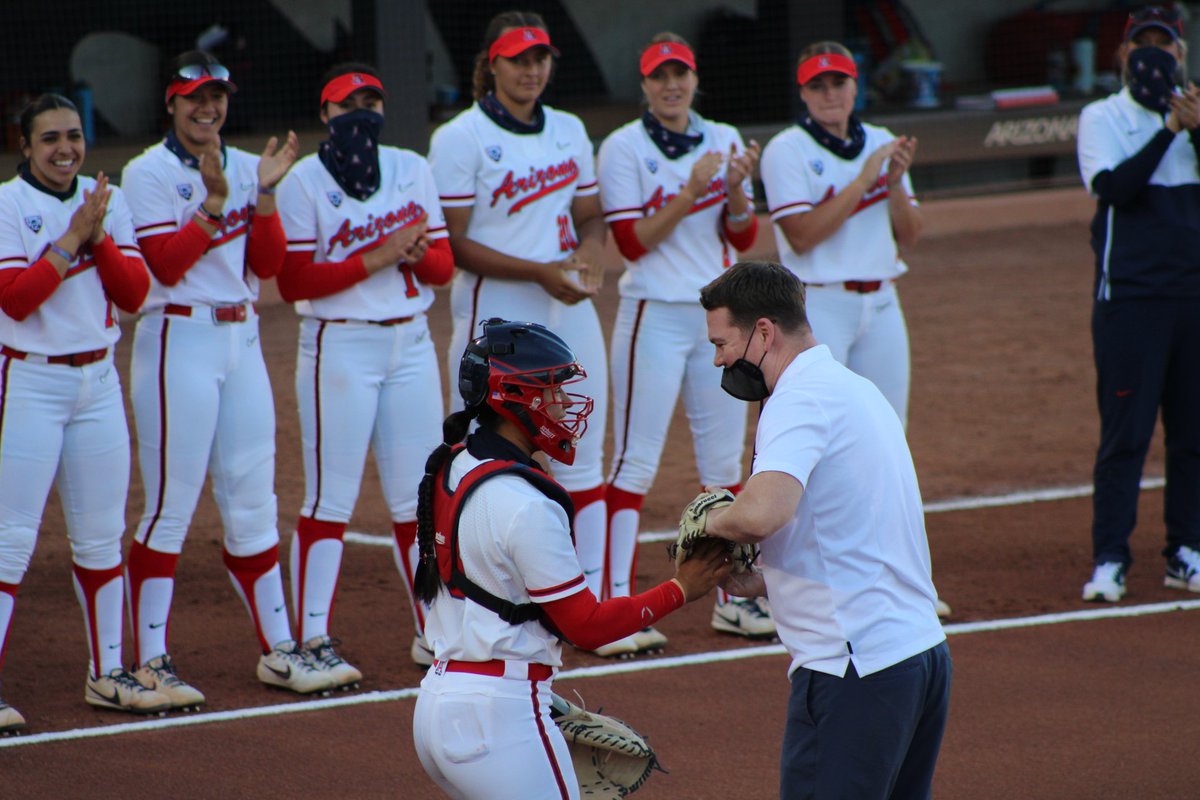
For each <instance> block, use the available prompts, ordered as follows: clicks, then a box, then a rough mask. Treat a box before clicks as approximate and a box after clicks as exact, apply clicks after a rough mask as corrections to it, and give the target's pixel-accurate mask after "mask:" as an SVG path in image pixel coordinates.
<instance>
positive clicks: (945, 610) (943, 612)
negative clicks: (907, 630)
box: [933, 597, 952, 619]
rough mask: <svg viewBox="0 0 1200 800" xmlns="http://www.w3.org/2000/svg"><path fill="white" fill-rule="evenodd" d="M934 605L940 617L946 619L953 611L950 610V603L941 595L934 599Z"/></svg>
mask: <svg viewBox="0 0 1200 800" xmlns="http://www.w3.org/2000/svg"><path fill="white" fill-rule="evenodd" d="M933 607H934V608H935V609H936V610H937V615H938V619H945V618H946V617H948V616H950V614H951V613H952V612H951V611H950V604H949V603H947V602H946V601H945V600H943V599H942V598H940V597H935V598H934V599H933Z"/></svg>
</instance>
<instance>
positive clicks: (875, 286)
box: [804, 281, 890, 294]
mask: <svg viewBox="0 0 1200 800" xmlns="http://www.w3.org/2000/svg"><path fill="white" fill-rule="evenodd" d="M885 283H890V281H842V283H841V284H840V285H841V287H842V288H843V289H845V290H846V291H847V292H858V293H859V294H870V293H871V292H878V291H879V290H880V289H882V288H883V285H884V284H885ZM804 285H805V286H838V285H839V284H836V283H806V284H804Z"/></svg>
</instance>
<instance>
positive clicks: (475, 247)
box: [450, 236, 551, 281]
mask: <svg viewBox="0 0 1200 800" xmlns="http://www.w3.org/2000/svg"><path fill="white" fill-rule="evenodd" d="M450 249H451V250H453V251H454V264H455V265H456V266H457V267H459V268H460V269H465V270H467V271H468V272H473V273H475V274H476V275H482V276H484V277H485V278H504V279H506V280H512V281H536V280H537V279H538V276H539V275H541V274H542V272H544V271H545V270H547V269H550V268H551V267H549V266H547V265H546V264H544V263H542V262H540V261H527V260H526V259H523V258H516V257H514V256H510V255H505V254H504V253H501V252H500V251H499V250H493V249H492V248H490V247H488V246H487V245H484V244H480V243H479V242H477V241H475V240H474V239H468V238H467V237H465V236H460V237H455V236H451V237H450Z"/></svg>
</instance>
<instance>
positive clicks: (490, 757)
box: [413, 319, 729, 800]
mask: <svg viewBox="0 0 1200 800" xmlns="http://www.w3.org/2000/svg"><path fill="white" fill-rule="evenodd" d="M458 375H459V382H458V386H459V391H460V393H461V398H462V402H463V403H464V404H465V409H464V410H462V411H458V412H456V413H454V414H451V415H450V416H449V417H448V418H447V419H446V422H445V425H444V427H443V430H444V431H445V433H446V438H445V442H444V443H443V444H441V445H440V446H439V447H438V448H437V449H436V450H434V451H433V453H432V454H431V455H430V457H429V460H428V462H427V463H426V467H425V469H426V472H425V477H424V478H423V479H422V481H421V488H420V502H419V506H418V520H419V522H418V531H419V533H418V541H419V545H420V552H421V559H420V565H419V566H418V569H417V594H418V596H419V597H420V598H421V599H422V600H424V601H426V602H428V603H430V608H429V616H428V619H427V621H426V627H425V634H426V637H427V638H428V640H429V642H430V644H431V645H432V646H433V649H434V652H435V654H436V657H437V660H436V661H435V662H434V665H433V668H432V669H430V670H429V671H428V672H427V673H426V675H425V678H424V679H423V680H422V681H421V692H420V694H419V695H418V697H417V704H416V709H415V711H414V715H413V740H414V743H415V745H416V748H417V755H418V756H419V757H420V759H421V764H422V765H423V766H424V767H425V771H426V772H427V773H429V776H430V777H431V778H432V779H433V780H434V781H435V782H436V783H437V784H438V786H439V787H441V788H442V790H443V791H445V792H446V793H447V794H448V795H450V796H451V797H454V798H487V800H505V798H513V799H514V800H515V799H516V798H530V797H538V798H549V797H557V798H578V797H579V786H578V783H577V781H576V778H575V771H574V768H573V766H572V765H571V758H570V755H569V754H568V752H567V744H566V741H565V740H564V739H563V737H562V734H561V733H559V730H558V728H557V726H555V724H554V723H553V721H552V720H551V718H550V690H551V681H552V679H553V677H554V674H555V672H556V671H557V670H558V668H559V667H560V666H561V665H562V642H561V640H560V638H559V637H558V636H557V635H556V634H557V633H561V634H562V635H563V636H565V637H566V638H567V639H568V640H569V641H572V642H574V643H575V644H576V645H579V646H581V647H585V648H587V649H594V648H596V647H599V646H600V645H602V644H604V643H605V642H608V641H611V640H614V639H617V638H620V637H623V636H627V635H629V634H630V633H632V632H633V631H636V630H638V629H640V628H641V627H642V626H643V625H644V624H645V620H654V619H658V618H660V617H662V616H663V615H665V614H669V613H671V612H672V611H675V610H677V609H679V608H681V607H682V606H683V605H684V604H685V603H686V602H688V601H689V600H694V599H696V598H697V597H699V596H701V595H702V594H704V593H705V592H707V591H708V590H709V589H711V588H712V587H713V586H715V585H716V583H717V581H718V580H720V579H721V578H722V577H724V576H725V575H726V574H728V572H729V561H728V556H727V555H726V552H725V548H724V547H718V548H715V549H712V550H709V551H708V553H707V554H706V555H702V556H701V557H698V558H692V559H689V560H688V561H685V562H684V564H683V565H682V566H681V567H679V568H678V571H677V573H676V576H675V577H674V578H672V579H670V580H667V581H665V582H664V583H662V584H660V585H658V586H656V587H654V588H653V589H651V590H650V591H648V592H644V593H642V594H640V595H637V596H636V597H621V598H614V599H611V600H608V601H605V602H603V603H597V601H596V597H595V595H594V594H592V592H591V590H590V589H589V588H588V584H587V582H586V580H585V578H584V574H583V570H582V568H581V566H580V562H579V559H578V556H577V555H576V553H575V550H574V548H573V547H572V541H571V540H572V530H573V517H574V509H573V507H572V505H571V500H570V497H569V495H568V493H567V492H566V491H565V490H564V489H563V488H562V487H561V486H559V485H558V484H557V483H555V482H554V481H553V480H551V479H550V478H549V477H547V476H546V475H545V473H543V472H542V471H541V469H540V467H538V465H537V463H536V462H535V461H534V460H533V458H532V455H533V454H534V453H535V452H537V451H539V450H540V451H542V452H544V453H545V454H546V455H547V456H549V457H550V458H552V459H555V460H556V461H559V462H564V463H568V464H569V463H570V462H571V461H572V460H574V458H575V457H576V453H577V451H576V445H577V444H579V443H581V442H582V440H581V438H580V437H582V436H583V433H584V431H585V430H586V428H587V427H588V422H589V421H590V419H589V416H588V415H589V413H591V408H592V403H591V399H590V398H587V397H585V396H583V395H579V394H568V393H567V391H566V390H567V388H568V387H569V388H571V389H575V388H578V387H582V386H583V385H584V383H585V382H586V375H585V372H584V370H583V368H582V367H581V366H580V364H579V362H578V361H577V360H576V359H575V355H574V353H572V352H571V349H570V348H569V347H568V346H567V345H566V343H565V342H564V341H563V340H562V339H560V338H559V337H558V336H556V335H555V334H554V333H552V332H550V331H549V330H547V329H546V328H543V327H542V326H540V325H534V324H529V323H524V322H506V321H504V320H501V319H491V320H488V321H487V322H485V323H484V324H483V334H482V336H480V337H479V338H477V339H475V340H474V341H473V342H471V343H470V345H469V346H468V347H467V349H466V351H465V352H464V353H463V356H462V364H461V368H460V370H459V371H458ZM473 420H478V422H479V427H478V428H477V429H476V430H475V432H474V433H472V434H471V435H470V436H469V437H468V438H467V439H466V442H465V444H463V442H462V440H463V437H464V436H465V435H466V433H467V430H468V427H469V426H470V425H471V423H472V421H473ZM435 531H436V533H435ZM500 615H503V618H501V616H500Z"/></svg>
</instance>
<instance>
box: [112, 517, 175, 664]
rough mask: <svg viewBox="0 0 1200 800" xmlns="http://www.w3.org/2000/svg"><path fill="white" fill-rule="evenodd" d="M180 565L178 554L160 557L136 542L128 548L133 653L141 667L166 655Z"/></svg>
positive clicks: (128, 584) (126, 584) (127, 561)
mask: <svg viewBox="0 0 1200 800" xmlns="http://www.w3.org/2000/svg"><path fill="white" fill-rule="evenodd" d="M178 563H179V554H178V553H160V552H159V551H157V550H151V549H150V548H149V547H146V545H144V544H142V543H141V542H137V541H135V542H134V543H133V544H132V545H131V546H130V548H129V556H128V557H127V558H126V560H125V591H126V596H127V598H128V600H129V619H130V622H131V624H132V627H133V652H134V653H135V654H136V655H137V660H138V663H139V664H145V663H146V662H147V661H149V660H150V659H152V658H158V657H159V656H161V655H163V654H165V653H166V652H167V637H168V635H169V634H170V630H171V626H170V620H171V598H172V596H173V595H174V593H175V568H176V565H177V564H178Z"/></svg>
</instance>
